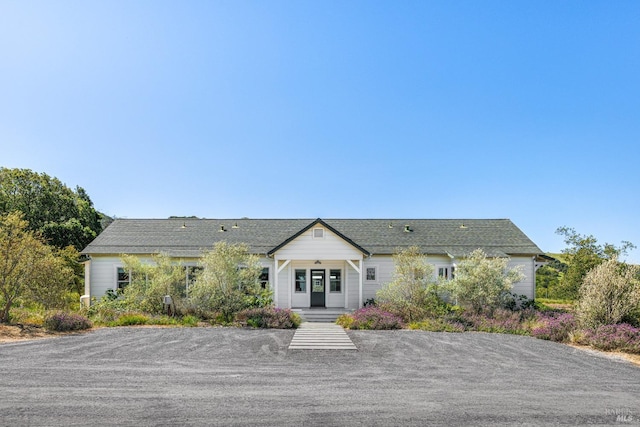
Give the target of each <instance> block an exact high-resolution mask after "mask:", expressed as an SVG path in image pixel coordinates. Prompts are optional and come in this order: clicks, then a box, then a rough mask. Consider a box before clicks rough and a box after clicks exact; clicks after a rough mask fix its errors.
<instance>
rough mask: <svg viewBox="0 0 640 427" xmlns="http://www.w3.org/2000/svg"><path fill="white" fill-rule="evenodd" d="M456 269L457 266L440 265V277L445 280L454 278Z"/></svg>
mask: <svg viewBox="0 0 640 427" xmlns="http://www.w3.org/2000/svg"><path fill="white" fill-rule="evenodd" d="M455 269H456V268H455V267H438V277H442V278H443V279H445V280H449V279H453V275H454V274H453V273H454V272H455Z"/></svg>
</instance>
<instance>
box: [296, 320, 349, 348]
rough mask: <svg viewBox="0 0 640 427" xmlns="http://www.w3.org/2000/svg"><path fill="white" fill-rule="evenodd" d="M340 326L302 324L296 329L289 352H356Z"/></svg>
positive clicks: (332, 324)
mask: <svg viewBox="0 0 640 427" xmlns="http://www.w3.org/2000/svg"><path fill="white" fill-rule="evenodd" d="M357 349H358V348H357V347H356V346H355V344H354V343H353V341H351V338H349V335H347V333H346V332H345V331H344V329H343V328H342V326H338V325H336V324H335V323H311V322H304V323H302V324H301V325H300V327H298V329H297V330H296V333H295V334H294V335H293V339H292V340H291V343H290V344H289V350H357Z"/></svg>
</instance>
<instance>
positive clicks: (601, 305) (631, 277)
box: [576, 258, 640, 329]
mask: <svg viewBox="0 0 640 427" xmlns="http://www.w3.org/2000/svg"><path fill="white" fill-rule="evenodd" d="M639 272H640V267H638V266H635V265H627V264H624V263H620V262H618V261H617V259H616V258H610V259H608V260H606V261H603V262H602V263H600V264H599V265H597V266H596V267H594V268H593V269H592V270H591V271H589V272H588V273H587V274H586V275H585V278H584V282H583V284H582V286H581V287H580V292H579V300H578V305H577V307H576V314H577V315H578V319H579V320H580V321H581V323H582V324H583V325H584V326H585V327H589V328H594V329H595V328H597V327H598V326H602V325H612V324H616V323H620V322H622V321H623V320H625V319H626V318H627V317H628V316H630V315H631V314H632V313H634V312H636V311H637V310H638V309H639V308H640V281H639V280H638V274H639Z"/></svg>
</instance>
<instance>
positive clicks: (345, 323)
mask: <svg viewBox="0 0 640 427" xmlns="http://www.w3.org/2000/svg"><path fill="white" fill-rule="evenodd" d="M336 324H338V325H340V326H342V327H343V328H345V329H351V326H352V325H353V317H351V315H349V314H341V315H340V316H338V318H337V319H336Z"/></svg>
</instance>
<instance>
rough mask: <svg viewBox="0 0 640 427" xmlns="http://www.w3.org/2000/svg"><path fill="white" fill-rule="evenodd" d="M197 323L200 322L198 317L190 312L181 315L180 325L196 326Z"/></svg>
mask: <svg viewBox="0 0 640 427" xmlns="http://www.w3.org/2000/svg"><path fill="white" fill-rule="evenodd" d="M198 323H200V319H199V318H198V317H196V316H193V315H191V314H188V315H186V316H183V317H182V325H184V326H191V327H192V326H198Z"/></svg>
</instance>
